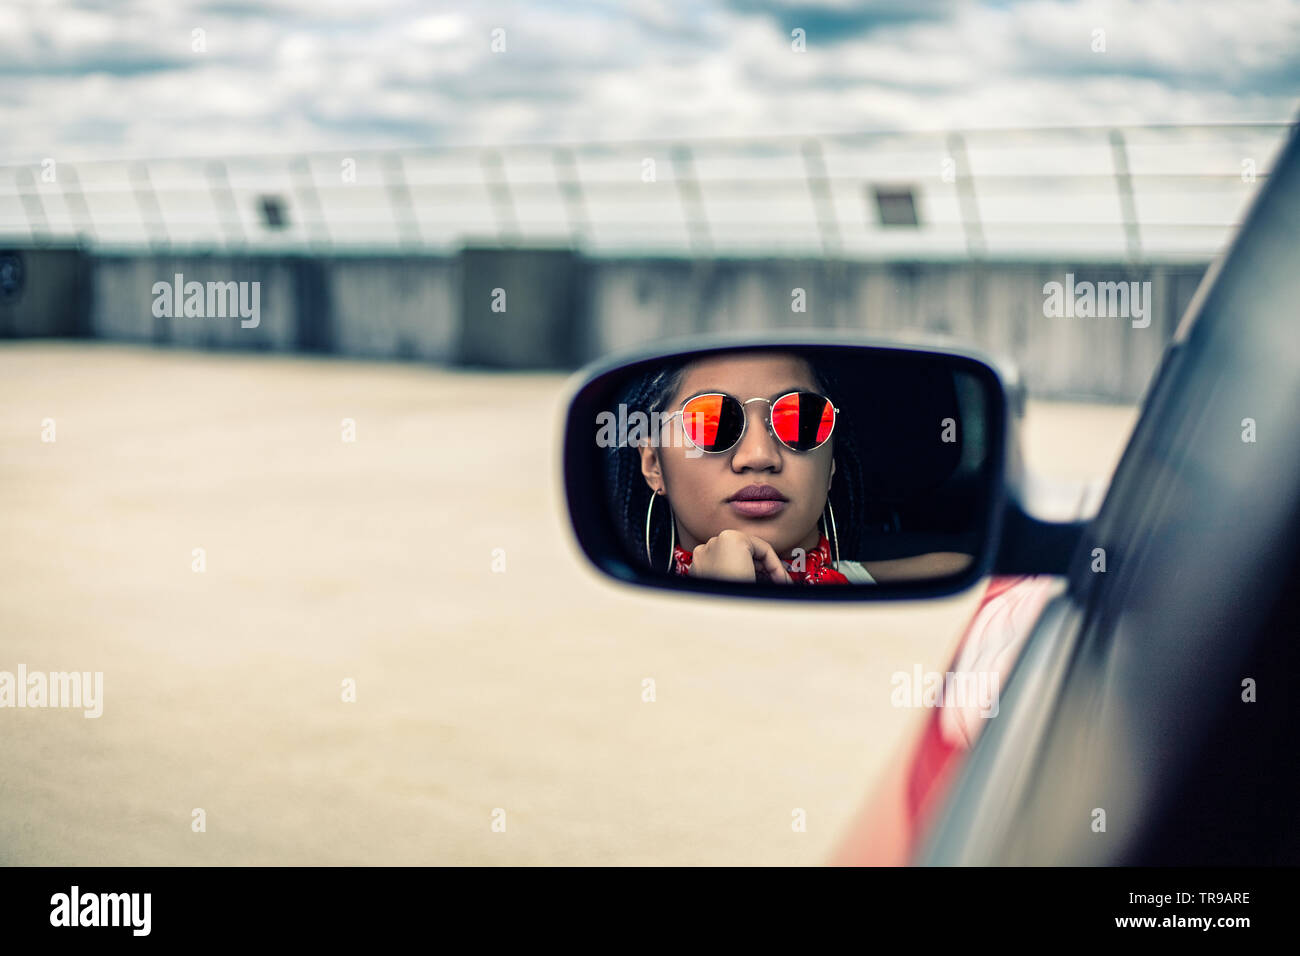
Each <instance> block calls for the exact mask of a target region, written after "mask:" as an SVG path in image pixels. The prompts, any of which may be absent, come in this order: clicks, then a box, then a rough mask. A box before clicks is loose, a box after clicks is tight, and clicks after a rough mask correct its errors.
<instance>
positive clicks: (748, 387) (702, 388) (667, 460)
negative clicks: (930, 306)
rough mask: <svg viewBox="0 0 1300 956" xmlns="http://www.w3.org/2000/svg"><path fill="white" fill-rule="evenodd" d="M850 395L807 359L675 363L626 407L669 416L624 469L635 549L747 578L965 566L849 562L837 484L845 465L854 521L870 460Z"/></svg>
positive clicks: (770, 355)
mask: <svg viewBox="0 0 1300 956" xmlns="http://www.w3.org/2000/svg"><path fill="white" fill-rule="evenodd" d="M837 391H840V386H839V384H838V383H837V382H835V381H834V380H833V379H831V378H830V377H829V376H828V374H827V373H826V371H825V370H818V369H814V368H813V366H812V365H811V364H810V363H809V362H808V360H807V359H805V358H803V357H802V356H800V355H798V354H795V353H792V352H783V351H765V350H755V351H748V352H729V353H721V354H719V355H717V356H712V357H704V358H700V359H697V360H694V361H681V362H677V363H674V364H669V365H666V366H665V367H663V368H662V369H660V370H659V371H658V373H657V374H655V375H652V376H650V377H648V378H646V379H644V380H643V381H641V382H640V383H638V385H637V386H636V387H635V388H634V390H633V393H632V394H630V395H628V396H626V403H627V404H628V406H629V407H630V410H637V411H644V412H651V413H657V415H658V418H657V420H654V419H652V428H651V431H652V434H651V436H650V438H649V440H646V441H642V442H640V443H639V445H638V446H637V447H636V448H632V449H627V448H624V449H620V450H619V452H618V454H617V455H616V456H615V458H614V459H613V469H614V470H613V473H612V474H611V481H612V485H613V488H614V494H615V501H614V507H615V510H616V513H617V514H616V517H617V519H618V523H619V526H620V530H621V532H622V535H623V538H624V540H625V541H626V542H627V544H628V546H629V548H631V549H632V550H633V551H634V553H637V554H638V556H641V557H644V559H645V560H646V562H647V563H648V564H649V565H650V566H651V567H653V568H656V569H661V570H666V571H669V572H671V573H675V574H682V575H691V576H699V577H708V578H714V579H723V580H735V581H761V582H774V583H799V584H843V583H860V584H872V583H877V582H881V581H888V580H903V579H912V580H915V579H918V578H933V577H942V576H944V575H948V574H953V573H955V572H957V571H960V570H962V569H963V568H964V567H965V566H966V565H967V564H968V563H969V561H970V556H969V555H960V554H952V553H935V554H926V555H918V556H915V557H911V558H901V559H897V560H891V561H875V562H870V563H860V562H857V561H849V560H844V559H842V558H841V557H840V554H839V534H838V530H839V529H837V527H836V517H837V516H836V509H835V508H834V507H833V506H832V505H831V502H830V497H831V496H830V489H831V488H832V486H833V484H834V483H835V482H836V478H835V476H836V474H837V473H838V474H839V475H840V478H839V479H838V481H839V482H840V483H841V484H840V486H839V487H838V488H837V490H836V494H835V499H836V503H837V504H838V505H840V506H841V509H842V511H841V514H840V516H839V517H840V520H842V521H845V522H846V525H845V527H847V528H849V529H853V528H854V525H855V523H856V522H858V521H859V520H860V514H859V512H860V509H861V507H862V502H861V501H860V500H859V499H860V493H859V489H860V488H861V485H862V475H863V468H862V461H861V456H860V455H859V453H858V449H857V447H856V443H855V440H854V430H853V429H852V428H843V429H837V428H836V427H835V426H836V422H837V420H838V419H839V417H840V415H841V413H840V411H839V410H838V409H837V408H836V403H835V401H834V398H833V395H834V393H835V392H837ZM638 488H640V489H648V491H649V494H646V491H645V490H638ZM854 537H855V536H854V535H849V538H848V540H853V538H854Z"/></svg>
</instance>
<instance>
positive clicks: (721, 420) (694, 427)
mask: <svg viewBox="0 0 1300 956" xmlns="http://www.w3.org/2000/svg"><path fill="white" fill-rule="evenodd" d="M744 426H745V410H744V409H743V408H742V407H741V405H740V402H738V401H736V400H735V399H734V398H732V397H731V396H729V395H700V396H697V397H696V398H692V399H691V400H690V401H689V402H687V403H686V407H685V408H684V409H683V410H682V427H684V428H685V429H686V437H687V438H689V439H690V440H691V444H693V445H695V446H696V447H697V448H699V449H701V450H702V451H726V450H727V449H728V448H730V447H731V446H732V445H734V444H735V443H736V441H737V440H738V439H739V438H740V433H741V430H742V429H743V428H744Z"/></svg>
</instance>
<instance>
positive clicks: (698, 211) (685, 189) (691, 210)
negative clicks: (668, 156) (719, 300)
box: [672, 145, 713, 255]
mask: <svg viewBox="0 0 1300 956" xmlns="http://www.w3.org/2000/svg"><path fill="white" fill-rule="evenodd" d="M672 159H673V179H674V180H676V181H677V195H678V197H679V198H680V199H681V202H682V216H683V218H684V219H685V222H686V234H687V236H688V238H689V240H690V243H691V249H692V250H693V251H695V252H699V253H703V254H704V255H709V254H711V253H712V251H713V239H712V237H711V236H710V234H709V220H708V213H707V212H705V209H704V193H703V191H702V190H701V189H700V183H699V180H698V179H696V177H695V162H694V160H693V158H692V157H691V151H690V149H689V148H688V147H686V146H684V145H678V146H674V147H673V150H672Z"/></svg>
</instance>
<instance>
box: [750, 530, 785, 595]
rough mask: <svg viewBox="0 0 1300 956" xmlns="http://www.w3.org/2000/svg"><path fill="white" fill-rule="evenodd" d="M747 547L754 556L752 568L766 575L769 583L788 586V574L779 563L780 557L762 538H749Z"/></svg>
mask: <svg viewBox="0 0 1300 956" xmlns="http://www.w3.org/2000/svg"><path fill="white" fill-rule="evenodd" d="M749 547H750V550H751V551H752V552H753V555H754V566H755V567H757V568H759V569H760V570H762V571H763V573H765V574H766V575H767V578H768V580H769V581H773V582H775V583H777V584H789V583H790V574H789V572H788V571H786V569H785V565H784V564H782V563H781V558H780V556H779V555H778V554H777V553H776V551H775V550H774V549H773V548H772V546H771V545H770V544H768V543H767V542H766V541H764V540H763V539H762V538H756V537H754V536H753V535H750V536H749Z"/></svg>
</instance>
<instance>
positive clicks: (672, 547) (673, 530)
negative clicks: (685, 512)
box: [645, 491, 677, 574]
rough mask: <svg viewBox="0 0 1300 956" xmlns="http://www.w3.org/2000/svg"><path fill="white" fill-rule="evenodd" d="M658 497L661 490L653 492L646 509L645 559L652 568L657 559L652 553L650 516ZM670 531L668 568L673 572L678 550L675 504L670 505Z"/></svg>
mask: <svg viewBox="0 0 1300 956" xmlns="http://www.w3.org/2000/svg"><path fill="white" fill-rule="evenodd" d="M658 497H659V492H657V491H654V492H651V493H650V506H649V507H648V508H646V510H645V559H646V561H647V562H648V563H649V565H650V567H652V568H653V567H654V565H655V559H654V557H653V556H652V555H651V554H650V517H651V515H653V514H654V510H655V499H656V498H658ZM668 531H669V540H668V569H667V570H668V572H669V573H670V574H671V573H672V570H673V555H674V554H675V553H676V551H677V522H676V521H674V520H673V506H672V505H671V504H670V505H669V506H668Z"/></svg>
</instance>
